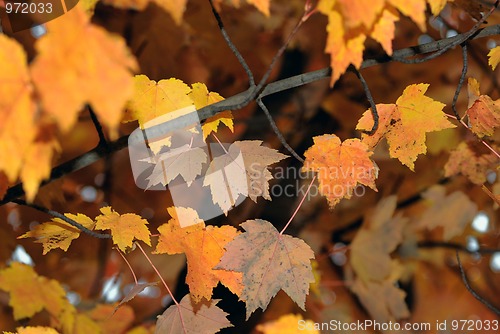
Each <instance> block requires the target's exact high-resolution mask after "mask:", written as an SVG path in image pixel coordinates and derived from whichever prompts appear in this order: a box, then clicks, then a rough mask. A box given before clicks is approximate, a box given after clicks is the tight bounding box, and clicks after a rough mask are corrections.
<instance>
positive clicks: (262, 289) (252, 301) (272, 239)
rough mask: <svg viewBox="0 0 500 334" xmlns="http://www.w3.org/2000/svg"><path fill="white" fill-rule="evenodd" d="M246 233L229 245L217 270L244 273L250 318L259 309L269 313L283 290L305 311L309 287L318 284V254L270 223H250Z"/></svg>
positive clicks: (242, 295)
mask: <svg viewBox="0 0 500 334" xmlns="http://www.w3.org/2000/svg"><path fill="white" fill-rule="evenodd" d="M241 227H243V229H245V231H246V232H245V233H243V234H240V235H238V236H236V237H235V238H234V240H233V241H231V242H230V243H228V244H227V245H226V247H225V248H226V250H227V251H226V253H225V254H224V255H223V256H222V259H221V261H220V263H219V265H217V266H216V267H215V268H216V269H226V270H234V271H239V272H242V273H243V286H244V288H243V292H242V294H241V299H242V300H243V301H245V302H246V306H247V312H246V314H247V319H248V318H249V317H250V315H251V314H252V312H254V311H255V310H256V309H257V308H259V307H260V308H262V309H263V310H265V309H266V308H267V305H268V304H269V301H270V300H271V298H272V297H274V296H275V295H276V293H278V291H279V290H283V291H285V292H286V293H287V294H288V295H289V296H290V297H291V298H292V299H293V301H295V302H296V303H297V304H298V305H299V306H300V307H301V308H302V309H304V305H305V300H306V295H307V294H308V293H309V284H310V283H312V282H314V275H313V273H312V268H311V259H313V258H314V253H313V251H312V250H311V248H310V247H309V246H308V245H307V244H306V243H305V242H304V241H303V240H301V239H298V238H294V237H291V236H289V235H282V234H280V233H279V232H278V231H277V230H276V228H275V227H274V226H273V225H272V224H271V223H270V222H268V221H266V220H261V219H256V220H247V221H246V222H244V223H242V224H241Z"/></svg>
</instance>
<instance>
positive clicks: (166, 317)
mask: <svg viewBox="0 0 500 334" xmlns="http://www.w3.org/2000/svg"><path fill="white" fill-rule="evenodd" d="M219 301H220V299H212V300H211V301H209V302H208V303H203V304H202V305H201V307H200V308H199V310H196V311H195V310H194V309H193V305H192V304H191V300H190V298H189V295H185V296H184V297H183V298H182V299H181V301H180V302H179V306H177V305H172V306H170V307H169V308H167V309H166V310H165V312H163V314H162V315H159V316H158V320H157V321H156V329H155V333H157V334H160V333H161V334H178V333H183V334H200V333H203V334H215V333H218V332H219V331H220V330H221V329H222V328H227V327H232V326H233V325H232V324H231V323H230V322H229V320H227V316H228V314H227V313H226V312H224V311H223V310H221V309H220V308H219V307H218V306H217V303H218V302H219Z"/></svg>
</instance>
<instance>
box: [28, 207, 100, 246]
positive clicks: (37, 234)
mask: <svg viewBox="0 0 500 334" xmlns="http://www.w3.org/2000/svg"><path fill="white" fill-rule="evenodd" d="M64 215H65V216H66V217H68V218H69V219H72V220H74V221H76V222H77V223H80V224H81V225H83V226H85V227H86V228H88V229H89V230H93V229H94V225H95V222H94V221H93V220H92V219H90V218H89V217H87V216H86V215H84V214H81V213H79V214H77V215H73V214H71V213H65V214H64ZM80 232H81V231H80V230H79V229H77V228H76V227H74V226H72V225H70V224H68V223H66V222H65V221H64V220H62V219H60V218H52V221H50V222H45V223H42V224H39V225H36V226H35V228H34V229H33V230H32V231H29V232H26V233H25V234H23V235H21V236H19V237H18V239H20V238H36V239H37V240H36V241H35V242H37V243H41V244H43V254H44V255H45V254H47V253H48V252H49V251H51V250H52V249H56V248H60V249H62V250H63V251H65V252H66V251H67V250H68V248H69V246H70V245H71V242H72V241H73V240H75V239H77V238H78V237H79V236H80Z"/></svg>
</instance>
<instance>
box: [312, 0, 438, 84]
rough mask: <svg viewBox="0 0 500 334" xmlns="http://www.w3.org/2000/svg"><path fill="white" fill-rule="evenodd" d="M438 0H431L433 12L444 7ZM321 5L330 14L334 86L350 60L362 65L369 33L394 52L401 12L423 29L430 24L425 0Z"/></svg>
mask: <svg viewBox="0 0 500 334" xmlns="http://www.w3.org/2000/svg"><path fill="white" fill-rule="evenodd" d="M436 1H441V0H430V2H432V4H433V13H436V12H437V11H440V10H441V9H442V8H443V7H444V4H441V3H439V4H438V3H435V2H436ZM317 9H318V11H319V12H320V13H323V14H324V15H326V16H327V17H328V25H327V28H326V29H327V32H328V38H327V42H326V48H325V52H327V53H329V54H330V56H331V61H330V66H331V68H332V77H331V82H330V84H331V85H332V86H333V84H334V83H335V82H336V81H337V80H338V78H339V77H340V76H341V75H342V74H343V73H344V72H345V71H346V70H347V68H348V67H349V65H350V64H352V65H354V66H355V67H356V68H359V67H360V66H361V63H362V61H363V51H364V49H365V46H364V43H365V41H366V39H367V37H371V38H373V39H375V40H376V41H378V42H379V43H380V44H381V45H382V47H383V48H384V50H385V52H387V54H389V55H391V54H392V40H393V39H394V24H395V23H396V22H397V21H398V20H399V18H400V15H399V12H401V13H402V14H404V15H406V16H408V17H410V18H411V19H412V20H413V21H415V23H416V24H417V25H418V26H419V28H420V29H421V30H422V31H425V28H426V26H425V23H426V19H425V11H426V1H425V0H372V1H371V2H370V5H369V6H367V5H366V1H363V0H338V1H335V0H320V1H319V2H318V6H317ZM398 11H399V12H398Z"/></svg>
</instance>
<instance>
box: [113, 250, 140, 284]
mask: <svg viewBox="0 0 500 334" xmlns="http://www.w3.org/2000/svg"><path fill="white" fill-rule="evenodd" d="M116 251H117V252H118V254H120V256H121V257H122V259H123V261H125V263H126V264H127V266H128V268H129V269H130V272H131V273H132V276H133V277H134V282H135V284H136V285H137V284H139V282H138V281H137V276H135V272H134V269H132V266H131V265H130V262H128V261H127V258H126V257H125V255H123V253H122V251H121V250H119V249H117V250H116Z"/></svg>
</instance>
